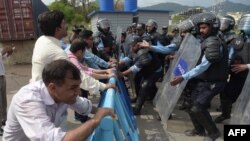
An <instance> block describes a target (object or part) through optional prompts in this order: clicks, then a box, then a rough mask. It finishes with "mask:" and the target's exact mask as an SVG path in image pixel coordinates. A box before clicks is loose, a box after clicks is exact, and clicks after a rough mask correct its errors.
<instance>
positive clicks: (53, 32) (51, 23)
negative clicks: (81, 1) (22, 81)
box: [31, 11, 114, 94]
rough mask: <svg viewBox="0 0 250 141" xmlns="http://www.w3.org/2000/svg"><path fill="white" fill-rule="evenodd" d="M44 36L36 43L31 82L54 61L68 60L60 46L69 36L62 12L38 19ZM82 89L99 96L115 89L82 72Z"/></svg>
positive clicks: (38, 78)
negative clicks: (110, 89) (101, 92)
mask: <svg viewBox="0 0 250 141" xmlns="http://www.w3.org/2000/svg"><path fill="white" fill-rule="evenodd" d="M38 22H39V26H40V29H41V31H42V32H43V33H44V35H43V36H41V37H39V38H38V40H37V41H36V43H35V47H34V50H33V56H32V78H31V82H35V81H37V80H40V79H41V74H42V70H43V68H44V66H45V65H46V64H48V63H50V62H52V61H54V60H58V59H67V60H68V57H67V54H66V53H65V51H64V50H63V49H62V48H61V46H60V40H61V39H62V38H63V37H65V36H66V35H67V24H66V22H65V21H64V15H63V13H62V12H61V11H47V12H45V13H42V14H41V15H39V17H38ZM81 77H82V78H81V80H82V83H81V86H80V87H81V88H82V89H84V90H87V91H89V92H90V93H92V94H97V93H99V92H100V91H103V90H105V89H107V88H114V85H113V84H104V83H101V82H99V81H98V80H95V79H94V78H92V77H91V76H89V75H87V74H86V73H85V72H84V71H82V72H81Z"/></svg>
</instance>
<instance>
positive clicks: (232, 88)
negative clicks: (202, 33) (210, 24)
mask: <svg viewBox="0 0 250 141" xmlns="http://www.w3.org/2000/svg"><path fill="white" fill-rule="evenodd" d="M223 20H224V21H225V23H224V25H223V26H222V27H221V29H224V30H223V31H229V30H230V29H231V28H232V27H233V26H234V21H232V18H231V17H229V16H227V17H223ZM226 20H227V22H226ZM238 29H239V30H240V31H241V35H242V38H239V37H237V36H236V35H234V34H233V35H232V34H229V33H227V34H226V33H225V40H226V41H228V46H229V47H231V53H230V54H232V55H231V57H230V58H231V61H230V79H229V81H228V82H227V84H226V87H225V89H224V91H223V93H222V94H221V108H222V114H221V115H220V116H218V117H217V118H216V119H215V122H216V123H221V122H222V121H224V120H225V119H229V118H230V117H231V116H230V114H231V109H232V104H233V103H234V102H235V101H236V99H237V98H238V97H239V95H240V93H241V90H242V88H243V86H244V83H245V80H246V77H247V74H248V71H249V68H250V14H246V15H244V16H243V17H242V18H241V19H240V21H239V25H238Z"/></svg>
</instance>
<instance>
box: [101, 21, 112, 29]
mask: <svg viewBox="0 0 250 141" xmlns="http://www.w3.org/2000/svg"><path fill="white" fill-rule="evenodd" d="M100 27H101V28H102V29H107V28H109V27H110V24H109V21H108V20H103V21H101V22H100Z"/></svg>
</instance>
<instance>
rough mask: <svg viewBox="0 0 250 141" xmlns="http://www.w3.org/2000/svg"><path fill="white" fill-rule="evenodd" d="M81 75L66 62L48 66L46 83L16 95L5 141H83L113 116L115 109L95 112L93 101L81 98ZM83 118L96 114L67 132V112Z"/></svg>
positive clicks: (53, 63)
mask: <svg viewBox="0 0 250 141" xmlns="http://www.w3.org/2000/svg"><path fill="white" fill-rule="evenodd" d="M80 75H81V74H80V71H79V70H78V68H77V67H75V66H74V64H72V63H70V62H69V61H68V60H66V59H59V60H56V61H53V62H51V63H49V64H47V65H46V66H45V68H44V69H43V72H42V80H40V81H37V82H35V83H30V84H28V85H26V86H24V87H22V88H21V89H20V90H19V91H18V92H17V94H15V95H14V97H13V99H12V102H11V104H10V107H9V111H8V120H7V122H6V126H5V128H4V134H3V139H4V140H5V141H28V140H32V141H45V140H46V141H82V140H86V139H87V138H88V136H89V135H90V134H91V133H92V132H93V130H94V129H95V128H96V127H97V125H98V124H99V123H100V121H101V119H102V118H103V117H104V116H106V115H110V116H112V117H114V116H115V115H114V112H113V110H112V109H108V108H99V109H97V108H95V107H93V106H92V103H91V101H89V100H88V99H85V98H82V97H79V96H78V95H79V94H80V92H81V91H80V84H81V77H80ZM68 107H70V108H71V109H73V110H75V111H77V112H78V113H79V114H89V113H90V112H92V113H96V114H95V116H94V117H93V118H92V119H90V120H88V121H86V122H85V123H84V124H82V125H81V126H79V127H78V128H75V129H73V130H70V131H68V132H64V131H63V130H62V129H61V128H60V125H61V123H62V122H63V119H64V118H65V117H66V116H67V108H68Z"/></svg>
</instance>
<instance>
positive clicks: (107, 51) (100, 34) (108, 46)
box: [94, 18, 115, 62]
mask: <svg viewBox="0 0 250 141" xmlns="http://www.w3.org/2000/svg"><path fill="white" fill-rule="evenodd" d="M96 27H97V29H98V31H97V32H96V33H95V34H94V43H95V46H96V49H97V54H98V56H99V57H100V58H102V59H103V60H105V61H107V62H108V61H110V59H111V58H112V57H113V55H114V54H113V49H114V47H115V44H114V37H113V35H112V33H111V31H110V23H109V20H108V19H106V18H104V19H99V20H98V21H97V24H96Z"/></svg>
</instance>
